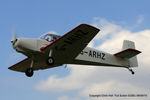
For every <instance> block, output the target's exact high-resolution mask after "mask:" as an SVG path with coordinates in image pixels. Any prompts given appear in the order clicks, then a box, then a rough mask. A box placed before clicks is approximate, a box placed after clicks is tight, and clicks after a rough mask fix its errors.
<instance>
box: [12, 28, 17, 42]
mask: <svg viewBox="0 0 150 100" xmlns="http://www.w3.org/2000/svg"><path fill="white" fill-rule="evenodd" d="M16 39H17V29H16V28H14V29H13V32H12V41H14V40H16Z"/></svg>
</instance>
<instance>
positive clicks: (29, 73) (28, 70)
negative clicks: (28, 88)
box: [25, 60, 34, 77]
mask: <svg viewBox="0 0 150 100" xmlns="http://www.w3.org/2000/svg"><path fill="white" fill-rule="evenodd" d="M25 74H26V76H28V77H32V76H33V74H34V71H33V60H31V65H30V68H27V70H26V71H25Z"/></svg>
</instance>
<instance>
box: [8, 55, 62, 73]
mask: <svg viewBox="0 0 150 100" xmlns="http://www.w3.org/2000/svg"><path fill="white" fill-rule="evenodd" d="M31 60H32V59H31V58H26V59H24V60H22V61H20V62H18V63H16V64H15V65H12V66H11V67H9V68H8V69H10V70H13V71H17V72H25V71H26V70H27V68H29V67H30V65H31ZM33 61H34V63H33V70H39V69H47V68H53V67H56V66H60V65H58V64H57V65H53V66H48V65H47V64H46V61H45V58H44V57H43V56H38V57H36V58H35V59H34V60H33Z"/></svg>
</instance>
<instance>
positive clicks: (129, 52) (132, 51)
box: [114, 48, 141, 59]
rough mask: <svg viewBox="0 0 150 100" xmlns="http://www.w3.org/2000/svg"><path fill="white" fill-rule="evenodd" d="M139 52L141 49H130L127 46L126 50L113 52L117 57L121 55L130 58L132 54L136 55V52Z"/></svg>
mask: <svg viewBox="0 0 150 100" xmlns="http://www.w3.org/2000/svg"><path fill="white" fill-rule="evenodd" d="M139 53H141V51H138V50H136V49H132V48H128V49H126V50H123V51H120V52H118V53H116V54H114V55H115V56H117V57H121V58H128V59H129V58H132V57H134V56H136V55H137V54H139Z"/></svg>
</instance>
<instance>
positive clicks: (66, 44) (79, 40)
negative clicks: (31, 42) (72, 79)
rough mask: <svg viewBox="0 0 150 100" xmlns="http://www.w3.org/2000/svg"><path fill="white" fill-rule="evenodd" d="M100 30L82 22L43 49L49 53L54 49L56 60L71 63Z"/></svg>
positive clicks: (42, 49)
mask: <svg viewBox="0 0 150 100" xmlns="http://www.w3.org/2000/svg"><path fill="white" fill-rule="evenodd" d="M99 31H100V30H99V29H97V28H95V27H93V26H90V25H87V24H81V25H79V26H77V27H76V28H75V29H73V30H71V31H70V32H68V33H67V34H65V35H63V36H62V37H60V38H58V39H57V40H55V41H54V42H52V43H51V44H49V45H48V46H46V47H42V48H41V51H42V52H44V53H46V54H47V55H48V54H49V52H50V50H52V52H53V53H52V56H53V57H54V59H55V62H57V63H69V62H70V61H72V60H73V59H74V58H75V57H76V56H77V55H78V54H79V53H80V52H81V51H82V50H83V49H84V48H85V47H86V46H87V45H88V43H89V42H90V41H91V40H92V39H93V38H94V37H95V35H96V34H97V33H98V32H99Z"/></svg>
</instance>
